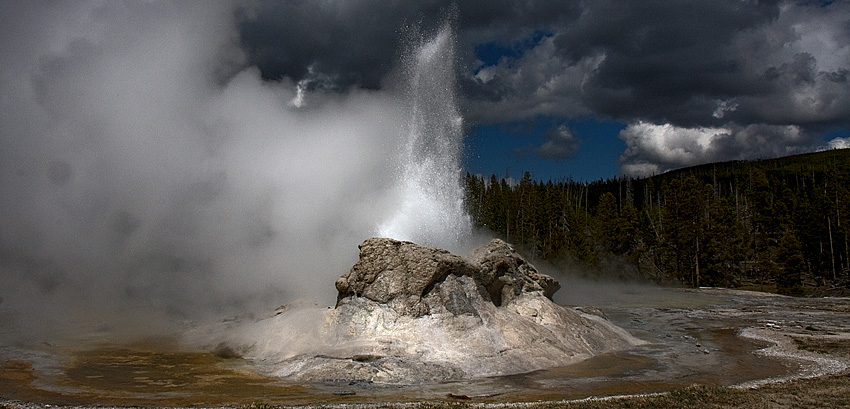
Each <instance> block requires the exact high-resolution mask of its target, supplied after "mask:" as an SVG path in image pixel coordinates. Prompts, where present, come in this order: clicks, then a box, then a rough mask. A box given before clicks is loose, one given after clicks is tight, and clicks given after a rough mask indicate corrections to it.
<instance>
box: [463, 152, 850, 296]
mask: <svg viewBox="0 0 850 409" xmlns="http://www.w3.org/2000/svg"><path fill="white" fill-rule="evenodd" d="M466 192H467V198H466V199H467V203H466V204H467V207H468V210H469V213H470V215H471V216H472V218H473V220H474V222H475V224H476V225H478V226H484V227H487V228H489V229H490V230H492V231H494V232H496V233H497V234H499V235H501V236H503V237H504V238H506V239H507V240H508V241H511V242H514V243H517V244H519V245H521V246H522V247H524V248H526V249H527V251H529V252H530V253H531V256H532V257H534V258H543V259H546V260H550V261H554V262H563V261H569V262H571V263H579V264H581V265H582V266H583V268H584V269H586V270H590V271H602V270H604V269H605V268H606V266H610V265H612V263H614V264H615V265H616V266H617V268H616V269H617V270H619V271H620V272H621V273H623V274H627V275H639V276H641V277H643V278H647V279H651V280H654V281H658V282H663V281H671V280H672V281H678V282H681V283H684V284H687V285H692V286H735V285H738V284H739V283H741V282H750V283H775V284H776V286H777V289H778V290H779V291H780V292H782V293H786V294H799V293H800V291H801V284H802V283H803V282H804V281H817V282H820V283H825V282H831V283H840V282H845V283H846V282H847V278H848V276H850V248H848V246H850V243H848V236H850V150H848V149H845V150H833V151H827V152H819V153H814V154H806V155H798V156H791V157H786V158H780V159H772V160H762V161H752V162H738V161H736V162H726V163H717V164H711V165H703V166H698V167H693V168H688V169H682V170H679V171H675V172H668V173H665V174H662V175H657V176H653V177H649V178H641V179H632V178H618V179H610V180H601V181H597V182H592V183H580V182H575V181H572V180H563V181H558V182H553V181H547V182H540V181H536V180H534V179H533V178H532V175H531V174H530V173H528V172H526V173H525V175H524V177H523V178H522V180H520V181H519V182H518V183H509V181H508V180H505V179H500V178H497V177H496V176H490V177H489V178H487V179H485V178H482V177H480V176H474V175H469V174H467V176H466ZM629 272H631V273H629Z"/></svg>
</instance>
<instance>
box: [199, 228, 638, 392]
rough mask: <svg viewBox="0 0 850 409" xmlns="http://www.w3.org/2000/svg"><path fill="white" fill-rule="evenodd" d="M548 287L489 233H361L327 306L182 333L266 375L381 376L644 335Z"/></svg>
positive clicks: (483, 367)
mask: <svg viewBox="0 0 850 409" xmlns="http://www.w3.org/2000/svg"><path fill="white" fill-rule="evenodd" d="M559 286H560V285H559V284H558V282H557V281H555V280H554V279H553V278H552V277H549V276H547V275H545V274H541V273H539V272H537V270H536V269H535V268H534V266H533V265H531V264H530V263H529V262H528V261H527V260H525V259H524V258H523V257H522V256H520V255H519V254H517V253H516V251H515V250H514V249H513V247H512V246H510V245H509V244H507V243H505V242H504V241H501V240H498V239H496V240H493V241H491V242H490V243H489V244H487V245H484V246H481V247H479V248H477V249H475V250H473V251H472V252H471V253H470V254H469V255H468V256H467V257H460V256H457V255H454V254H451V253H449V252H448V251H445V250H441V249H436V248H431V247H425V246H420V245H418V244H414V243H411V242H402V241H398V240H393V239H387V238H372V239H368V240H366V241H364V242H363V243H362V244H361V245H360V260H359V261H358V262H357V263H356V264H355V265H354V266H353V267H352V268H351V270H350V271H349V272H348V273H347V274H345V275H343V276H342V277H340V279H339V280H337V282H336V288H337V290H338V291H339V296H338V301H337V306H336V308H334V309H323V308H318V307H316V308H304V307H302V308H290V309H283V310H279V311H277V313H276V315H274V316H272V317H269V318H266V319H261V320H259V321H256V322H233V323H228V324H226V325H228V328H227V330H225V331H222V330H221V328H208V329H203V328H199V329H198V331H197V332H195V333H194V334H191V338H193V339H194V341H193V342H194V343H198V342H200V343H201V346H203V347H206V348H218V349H219V350H226V351H231V352H232V351H235V352H237V353H239V354H241V355H243V356H244V357H245V358H246V359H248V360H249V361H250V362H252V363H254V364H255V365H256V366H257V368H258V369H259V370H260V371H262V372H264V373H267V374H269V375H274V376H279V377H284V378H289V379H294V380H298V381H309V382H322V381H325V382H327V381H333V382H336V381H340V382H351V381H368V382H376V383H389V384H418V383H431V382H442V381H447V380H458V379H470V378H479V377H487V376H495V375H508V374H516V373H524V372H530V371H534V370H538V369H543V368H549V367H553V366H562V365H568V364H572V363H575V362H579V361H582V360H585V359H588V358H590V357H592V356H594V355H597V354H600V353H604V352H608V351H614V350H621V349H627V348H630V347H633V346H635V345H640V344H642V343H643V341H640V340H638V339H636V338H634V337H632V336H631V335H629V334H628V333H627V332H626V331H624V330H623V329H621V328H619V327H617V326H615V325H613V324H611V323H610V322H608V320H607V319H605V318H603V317H601V316H598V315H593V314H590V313H587V312H584V311H582V310H580V309H574V308H573V309H570V308H564V307H561V306H559V305H557V304H555V303H554V302H552V300H551V296H552V294H553V293H554V292H555V291H557V289H558V288H559Z"/></svg>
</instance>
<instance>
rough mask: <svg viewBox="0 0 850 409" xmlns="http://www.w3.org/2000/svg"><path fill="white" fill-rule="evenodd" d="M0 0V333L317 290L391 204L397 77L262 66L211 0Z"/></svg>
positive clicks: (401, 120) (397, 142)
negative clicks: (386, 81)
mask: <svg viewBox="0 0 850 409" xmlns="http://www.w3.org/2000/svg"><path fill="white" fill-rule="evenodd" d="M3 8H4V10H3V11H4V13H0V14H2V15H3V17H0V18H2V21H0V23H2V24H0V34H2V38H3V42H4V47H3V48H2V49H0V58H2V66H0V89H2V90H3V92H2V93H0V123H2V124H3V126H2V127H0V188H2V192H3V194H2V195H0V297H1V298H2V300H0V328H3V330H0V340H2V338H3V337H4V336H5V337H7V338H8V337H26V336H29V337H33V336H39V335H41V336H53V335H55V334H56V333H57V332H61V331H59V330H62V329H67V330H69V331H71V332H78V331H83V330H84V329H86V328H96V327H100V328H104V329H109V328H117V327H118V326H120V323H128V325H129V326H132V327H134V328H136V329H137V330H139V331H142V332H145V331H148V330H150V329H151V328H153V327H155V326H157V325H159V324H160V323H161V322H163V321H158V319H159V318H163V317H165V318H167V319H166V321H167V320H168V319H173V318H180V319H196V318H202V317H204V316H207V315H214V316H220V315H221V314H230V313H238V312H242V311H246V310H249V309H250V308H252V307H257V306H259V307H262V308H269V307H270V306H272V307H273V306H275V305H279V304H280V303H283V302H287V301H291V300H292V299H294V298H302V297H309V298H314V299H316V300H318V301H319V302H323V303H327V304H330V303H332V302H333V300H334V296H335V289H334V287H333V283H334V280H335V279H336V278H337V277H338V276H339V275H341V274H343V273H344V272H345V271H346V270H347V269H348V268H349V267H350V266H351V264H353V263H354V262H355V261H356V259H357V244H359V243H360V242H361V241H362V240H363V239H365V238H367V237H369V236H371V235H374V234H375V228H376V226H378V225H379V224H380V223H381V222H382V221H383V220H385V219H386V215H387V214H391V211H392V209H394V206H397V204H398V203H397V201H398V200H399V196H398V195H396V194H393V189H395V187H394V186H395V184H394V183H395V182H396V181H395V180H394V179H393V177H392V174H393V171H394V170H395V169H400V165H401V163H400V161H401V160H402V158H399V157H398V155H397V152H400V151H401V150H403V143H404V142H405V141H404V140H402V139H403V138H401V137H400V135H401V134H402V132H401V130H402V129H410V124H409V122H408V115H407V114H405V113H403V112H401V111H402V110H403V109H402V108H399V107H404V106H406V105H405V101H406V100H407V99H406V96H405V95H403V93H401V94H396V93H394V92H392V91H381V92H366V91H354V92H351V93H349V94H347V95H335V94H321V93H310V92H304V90H303V89H302V90H301V91H302V94H300V95H296V93H297V92H298V89H299V88H298V86H297V85H296V84H292V83H290V82H287V81H281V82H277V83H269V82H263V81H262V80H261V79H260V74H259V72H258V71H257V70H256V69H254V68H251V67H244V63H243V61H244V59H243V56H242V52H241V50H240V48H239V46H238V38H237V37H238V36H237V32H236V28H235V21H234V13H233V10H232V7H230V5H229V4H226V3H219V2H215V3H206V2H205V3H203V4H196V3H191V2H186V3H183V2H179V3H160V2H155V3H148V2H131V3H124V2H119V3H114V2H105V3H104V2H92V3H86V2H70V3H66V2H53V3H46V4H41V3H38V4H34V3H29V2H24V3H21V4H19V5H14V6H3ZM13 8H14V9H13ZM441 41H443V40H441ZM452 92H453V91H452ZM450 95H452V96H453V94H450ZM296 97H298V98H300V99H299V102H300V106H301V107H300V108H299V107H295V106H294V105H293V104H292V103H291V101H293V99H294V98H296ZM432 103H433V101H432V102H429V104H432ZM429 109H430V108H429ZM458 118H459V116H458ZM450 126H451V127H452V128H453V129H454V128H455V127H459V124H450ZM452 143H454V144H455V145H453V146H452V147H450V148H449V149H459V148H458V146H457V144H459V142H457V141H455V142H452ZM428 149H431V148H428ZM440 149H442V148H440ZM423 166H431V165H423ZM437 166H439V164H437ZM453 166H457V165H456V163H455V164H454V165H453ZM451 171H452V172H456V171H458V169H452V170H451ZM433 182H434V183H441V182H439V181H433ZM453 183H454V181H453ZM434 188H435V189H438V188H439V187H434ZM405 194H406V193H405ZM441 200H442V199H441ZM450 200H458V197H457V192H454V193H452V197H451V198H450ZM455 205H456V206H460V203H459V202H458V203H456V204H453V206H455ZM447 231H448V230H447V229H443V231H442V232H441V233H440V234H444V233H446V232H447ZM153 323H156V324H155V325H154V324H153Z"/></svg>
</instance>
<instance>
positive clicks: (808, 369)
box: [0, 282, 850, 407]
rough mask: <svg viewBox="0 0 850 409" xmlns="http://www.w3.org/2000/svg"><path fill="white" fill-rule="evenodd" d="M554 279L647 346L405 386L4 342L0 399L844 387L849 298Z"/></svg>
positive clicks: (405, 396) (492, 395)
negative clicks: (821, 383)
mask: <svg viewBox="0 0 850 409" xmlns="http://www.w3.org/2000/svg"><path fill="white" fill-rule="evenodd" d="M563 285H564V290H562V292H564V293H565V294H563V295H562V296H561V299H559V298H558V297H555V298H556V301H561V303H564V304H573V305H575V304H576V303H579V304H585V303H586V302H592V303H593V304H594V305H593V306H592V307H588V308H589V309H590V308H592V309H593V311H598V312H601V313H603V314H604V315H605V316H607V317H608V318H609V319H610V320H611V321H612V322H613V323H615V324H617V325H619V326H620V327H622V328H625V329H626V330H628V331H629V332H631V333H632V334H633V335H635V336H637V337H638V338H640V339H642V340H644V341H647V344H645V345H640V346H636V347H633V348H631V349H627V350H623V351H619V352H616V353H608V354H602V355H598V356H596V357H593V358H591V359H589V360H586V361H582V362H579V363H577V364H573V365H567V366H562V367H557V368H552V369H548V370H541V371H536V372H532V373H526V374H520V375H511V376H502V377H489V378H484V379H477V380H467V381H456V382H448V383H427V384H419V385H404V386H399V385H395V386H382V385H378V384H373V383H369V382H356V381H353V382H339V381H336V382H292V381H282V380H279V379H274V378H270V377H265V376H262V375H260V374H258V372H257V371H256V369H255V368H254V367H252V366H251V365H249V364H248V362H246V361H245V360H243V359H242V358H239V357H233V356H228V355H227V354H226V353H219V354H218V355H214V354H211V353H207V352H197V351H192V350H187V349H186V348H185V347H181V345H179V344H177V343H175V342H168V340H148V341H147V342H140V343H134V344H126V345H91V344H88V345H38V346H25V347H21V346H3V347H2V349H0V358H2V362H3V364H2V366H0V397H2V398H4V399H5V402H4V403H3V405H4V406H8V407H20V406H32V405H27V404H23V403H21V402H33V403H37V404H40V405H42V406H44V405H47V404H49V405H81V406H104V405H118V406H169V407H171V406H233V405H243V404H248V403H252V402H262V403H267V404H282V405H304V404H349V403H373V402H423V401H455V400H462V401H464V402H479V403H504V402H524V401H540V400H546V401H553V400H571V399H582V398H587V397H603V396H617V395H630V394H651V393H656V392H665V391H671V390H681V389H683V388H687V387H689V386H691V385H694V384H698V385H707V386H709V387H713V386H734V387H739V388H751V387H759V386H761V385H766V384H771V383H775V382H781V381H784V380H790V379H800V378H812V377H822V376H827V375H829V374H844V376H842V377H840V378H834V377H833V378H828V379H832V380H833V381H835V382H838V383H839V387H840V386H841V385H842V383H843V385H844V386H843V387H844V388H845V390H848V389H850V386H848V385H847V383H848V381H847V376H846V374H847V373H848V365H850V299H848V298H818V299H810V298H791V297H783V296H776V295H768V294H762V293H753V292H743V291H734V290H723V289H700V290H683V289H664V288H651V287H628V288H614V287H611V286H608V287H606V286H573V287H571V286H570V283H569V282H564V283H563ZM589 296H592V298H588V297H589ZM571 298H572V299H573V302H571V301H570V299H571ZM225 352H226V351H225ZM824 379H827V378H824ZM836 379H837V380H836ZM842 379H843V381H842ZM796 382H798V383H799V382H805V381H799V380H798V381H796ZM762 387H763V386H762ZM770 387H771V386H768V387H767V388H770ZM795 393H796V392H795ZM800 393H805V390H803V391H802V392H800ZM839 396H841V395H839ZM845 396H846V395H845ZM467 398H468V399H467Z"/></svg>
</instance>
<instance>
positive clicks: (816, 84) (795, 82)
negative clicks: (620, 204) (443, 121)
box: [240, 0, 850, 180]
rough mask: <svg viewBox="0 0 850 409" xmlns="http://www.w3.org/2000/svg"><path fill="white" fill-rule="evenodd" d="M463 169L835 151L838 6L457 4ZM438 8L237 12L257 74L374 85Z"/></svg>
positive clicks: (578, 173)
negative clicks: (402, 41) (403, 36)
mask: <svg viewBox="0 0 850 409" xmlns="http://www.w3.org/2000/svg"><path fill="white" fill-rule="evenodd" d="M456 6H457V14H458V18H457V22H456V25H457V32H458V43H459V44H458V47H459V50H458V55H459V57H458V64H457V71H458V72H457V75H458V78H459V81H460V90H459V92H460V98H461V101H462V110H463V114H464V121H465V126H466V132H467V137H468V140H467V162H466V164H467V170H468V171H470V172H472V173H479V174H485V175H488V174H496V175H499V176H502V175H510V176H512V177H515V178H517V177H519V176H521V175H522V172H523V171H531V172H532V174H533V176H534V177H535V178H537V179H563V178H574V179H577V180H596V179H600V178H609V177H615V176H618V175H629V176H641V175H649V174H654V173H660V172H664V171H666V170H669V169H675V168H680V167H685V166H690V165H695V164H701V163H707V162H713V161H725V160H734V159H757V158H768V157H776V156H782V155H788V154H793V153H800V152H809V151H813V150H818V149H826V148H834V147H846V146H848V142H850V140H848V138H849V137H850V132H848V129H850V82H848V81H850V78H848V70H850V3H848V2H847V1H741V0H730V1H711V2H708V1H678V2H669V1H654V0H650V1H640V2H633V1H613V0H602V1H592V2H588V1H561V0H558V1H535V0H532V1H523V2H515V1H486V2H485V1H464V2H458V3H457V5H456ZM447 7H451V6H450V5H449V2H441V1H428V2H399V3H394V4H393V5H391V6H387V5H386V4H385V2H376V1H349V2H309V1H308V2H269V3H262V4H261V5H259V6H258V7H256V8H255V9H252V10H251V12H249V13H246V17H245V18H244V19H243V20H242V21H241V24H240V34H241V41H242V44H243V45H244V46H245V47H246V49H247V50H248V54H249V59H250V61H251V62H253V63H256V64H257V66H258V67H260V70H261V71H262V74H263V77H264V78H267V79H277V78H293V79H294V80H305V79H306V80H308V81H311V84H312V86H315V87H328V88H333V89H336V90H338V91H339V92H346V91H347V90H350V89H353V88H367V89H379V88H381V87H382V86H384V84H385V82H384V81H385V78H386V74H387V73H388V72H389V71H390V70H391V67H392V66H393V61H394V60H395V58H396V55H397V54H398V51H397V50H398V46H399V43H398V41H397V39H396V35H395V34H396V33H397V32H398V31H399V27H401V26H404V25H405V24H423V25H425V26H428V25H432V24H435V23H434V21H435V20H438V19H439V18H440V16H441V15H442V14H441V13H443V10H445V9H446V8H447Z"/></svg>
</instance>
